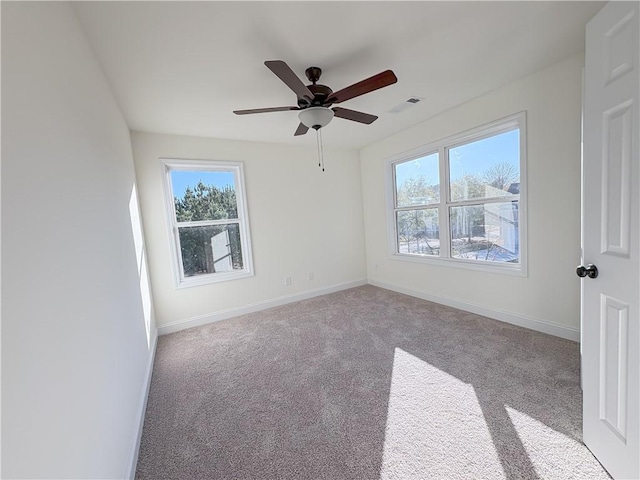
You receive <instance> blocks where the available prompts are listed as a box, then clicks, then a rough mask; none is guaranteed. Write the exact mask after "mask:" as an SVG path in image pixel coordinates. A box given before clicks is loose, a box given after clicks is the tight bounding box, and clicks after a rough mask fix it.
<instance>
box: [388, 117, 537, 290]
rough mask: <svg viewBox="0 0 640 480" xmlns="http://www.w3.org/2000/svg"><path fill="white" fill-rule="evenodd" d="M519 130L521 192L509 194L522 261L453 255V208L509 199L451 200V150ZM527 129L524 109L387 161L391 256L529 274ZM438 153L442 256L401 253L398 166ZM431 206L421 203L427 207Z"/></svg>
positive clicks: (443, 264) (494, 271) (475, 268)
mask: <svg viewBox="0 0 640 480" xmlns="http://www.w3.org/2000/svg"><path fill="white" fill-rule="evenodd" d="M516 128H517V129H519V131H520V132H519V135H520V194H519V195H513V196H510V197H507V198H509V199H512V200H518V222H519V225H518V235H519V239H518V241H519V248H520V262H519V263H517V264H514V263H507V262H504V263H502V262H487V261H484V260H474V259H462V258H454V257H451V242H450V231H451V230H450V217H449V209H450V208H451V207H453V206H464V205H477V204H487V203H504V202H505V201H506V200H507V198H505V197H497V198H474V199H469V200H461V201H451V198H450V186H449V161H448V151H449V149H451V148H455V147H458V146H460V145H464V144H467V143H471V142H475V141H478V140H482V139H484V138H488V137H492V136H495V135H498V134H500V133H505V132H508V131H511V130H514V129H516ZM526 135H527V129H526V112H520V113H517V114H514V115H511V116H508V117H505V118H501V119H499V120H496V121H494V122H491V123H488V124H486V125H482V126H480V127H477V128H474V129H471V130H467V131H465V132H462V133H459V134H456V135H452V136H450V137H447V138H444V139H442V140H439V141H437V142H434V143H430V144H428V145H422V146H420V147H417V148H415V149H412V150H409V151H406V152H403V153H400V154H398V155H394V156H392V157H390V158H388V159H387V160H386V162H385V171H386V172H385V173H386V174H385V183H386V199H387V232H388V249H389V256H390V258H391V259H393V260H401V261H407V262H415V263H423V264H432V265H439V266H450V267H456V268H464V269H470V270H480V271H485V272H491V273H504V274H508V275H516V276H523V277H526V276H527V237H528V235H527V216H528V215H527V210H528V208H527V136H526ZM433 153H437V154H438V161H439V174H440V203H439V204H438V203H434V204H431V205H432V206H436V205H437V206H438V219H439V237H440V255H439V256H432V255H418V254H409V253H400V252H399V248H398V231H397V223H396V210H398V208H397V207H396V179H395V165H397V164H400V163H404V162H408V161H411V160H415V159H418V158H422V157H425V156H427V155H431V154H433ZM425 206H427V205H420V207H425Z"/></svg>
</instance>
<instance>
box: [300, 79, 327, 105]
mask: <svg viewBox="0 0 640 480" xmlns="http://www.w3.org/2000/svg"><path fill="white" fill-rule="evenodd" d="M307 88H308V89H309V91H311V93H313V100H312V101H311V104H309V102H308V101H307V99H306V98H298V106H299V107H300V108H305V107H309V106H312V107H318V106H325V107H328V106H329V105H331V103H327V99H328V98H329V95H331V94H332V93H333V90H331V89H330V88H329V87H327V86H326V85H320V84H314V85H307ZM332 103H333V102H332Z"/></svg>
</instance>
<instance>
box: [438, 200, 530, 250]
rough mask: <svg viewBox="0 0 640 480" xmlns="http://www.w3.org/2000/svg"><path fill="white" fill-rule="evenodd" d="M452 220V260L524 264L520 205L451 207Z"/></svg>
mask: <svg viewBox="0 0 640 480" xmlns="http://www.w3.org/2000/svg"><path fill="white" fill-rule="evenodd" d="M450 219H451V256H452V257H454V258H469V259H473V260H484V261H487V262H511V263H518V262H519V261H520V245H519V237H518V202H517V201H513V202H500V203H487V204H484V205H469V206H464V207H451V211H450Z"/></svg>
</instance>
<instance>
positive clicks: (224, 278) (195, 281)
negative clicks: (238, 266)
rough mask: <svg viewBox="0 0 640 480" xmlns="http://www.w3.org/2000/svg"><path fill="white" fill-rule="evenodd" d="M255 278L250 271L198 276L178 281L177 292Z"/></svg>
mask: <svg viewBox="0 0 640 480" xmlns="http://www.w3.org/2000/svg"><path fill="white" fill-rule="evenodd" d="M248 277H253V272H252V271H250V270H237V271H234V272H225V273H209V274H205V275H197V276H193V277H187V278H184V279H182V280H178V281H176V285H175V287H176V290H180V289H183V288H191V287H200V286H202V285H209V284H212V283H220V282H228V281H231V280H239V279H241V278H248Z"/></svg>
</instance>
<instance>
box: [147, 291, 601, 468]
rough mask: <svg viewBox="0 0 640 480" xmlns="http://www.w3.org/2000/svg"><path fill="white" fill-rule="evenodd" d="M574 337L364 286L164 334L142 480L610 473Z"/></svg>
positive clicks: (149, 410)
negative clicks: (589, 429)
mask: <svg viewBox="0 0 640 480" xmlns="http://www.w3.org/2000/svg"><path fill="white" fill-rule="evenodd" d="M579 373H580V372H579V345H578V344H576V343H574V342H571V341H568V340H563V339H561V338H556V337H553V336H549V335H545V334H541V333H537V332H533V331H531V330H527V329H524V328H519V327H516V326H513V325H509V324H506V323H502V322H498V321H495V320H491V319H488V318H485V317H481V316H478V315H474V314H471V313H467V312H463V311H460V310H456V309H453V308H449V307H445V306H442V305H438V304H435V303H431V302H427V301H424V300H420V299H417V298H413V297H409V296H406V295H401V294H398V293H395V292H391V291H388V290H384V289H380V288H376V287H373V286H369V285H367V286H364V287H359V288H354V289H350V290H344V291H341V292H338V293H334V294H330V295H325V296H321V297H316V298H313V299H310V300H305V301H301V302H297V303H293V304H289V305H285V306H282V307H278V308H273V309H270V310H266V311H262V312H258V313H254V314H250V315H244V316H241V317H237V318H233V319H230V320H225V321H221V322H217V323H212V324H209V325H205V326H202V327H197V328H192V329H189V330H184V331H181V332H177V333H174V334H171V335H166V336H162V337H160V338H159V339H158V346H157V353H156V360H155V366H154V370H153V376H152V380H151V391H150V395H149V400H148V405H147V411H146V416H145V423H144V430H143V435H142V442H141V447H140V454H139V459H138V467H137V471H136V478H138V479H154V480H159V479H164V478H168V479H191V478H193V479H216V478H220V479H331V480H338V479H361V480H366V479H372V480H373V479H376V480H377V479H380V480H391V479H398V480H400V479H402V480H411V479H416V480H417V479H443V480H444V479H447V480H449V479H509V480H515V479H563V480H564V479H608V478H609V476H608V475H607V473H606V472H605V471H604V470H603V469H602V467H601V466H600V464H599V463H598V462H597V461H596V460H595V458H594V457H593V456H592V455H591V453H590V452H589V450H587V448H586V447H585V446H584V445H583V444H582V441H581V440H582V434H581V423H582V413H581V412H582V407H581V404H582V393H581V390H580V377H579Z"/></svg>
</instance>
